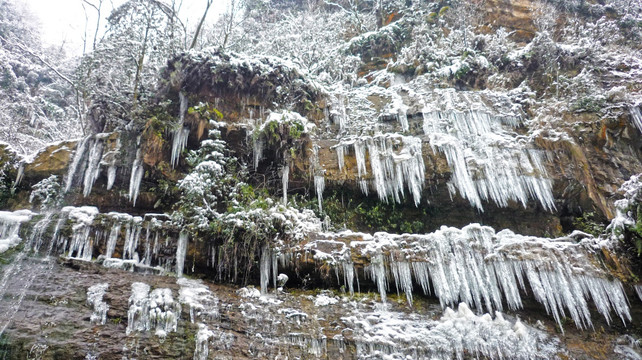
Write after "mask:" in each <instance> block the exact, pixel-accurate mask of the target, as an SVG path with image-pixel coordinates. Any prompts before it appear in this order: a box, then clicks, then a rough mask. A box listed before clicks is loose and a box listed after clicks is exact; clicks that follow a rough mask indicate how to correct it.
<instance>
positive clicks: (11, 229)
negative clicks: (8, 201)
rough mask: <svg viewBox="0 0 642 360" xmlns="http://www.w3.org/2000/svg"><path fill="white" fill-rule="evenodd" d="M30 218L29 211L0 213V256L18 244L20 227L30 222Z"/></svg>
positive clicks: (30, 213)
mask: <svg viewBox="0 0 642 360" xmlns="http://www.w3.org/2000/svg"><path fill="white" fill-rule="evenodd" d="M32 216H33V213H32V212H31V211H29V210H20V211H15V212H9V211H0V254H2V253H3V252H5V251H7V250H9V249H10V248H12V247H14V246H17V245H18V244H20V241H21V239H20V236H19V234H18V233H19V231H20V225H21V224H22V223H24V222H27V221H29V220H31V217H32Z"/></svg>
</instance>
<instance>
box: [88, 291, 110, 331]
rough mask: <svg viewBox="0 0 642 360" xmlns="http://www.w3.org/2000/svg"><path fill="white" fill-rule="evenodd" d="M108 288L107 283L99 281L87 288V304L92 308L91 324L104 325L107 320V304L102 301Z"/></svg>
mask: <svg viewBox="0 0 642 360" xmlns="http://www.w3.org/2000/svg"><path fill="white" fill-rule="evenodd" d="M108 288H109V284H107V283H100V284H96V285H92V286H90V287H89V288H88V289H87V305H89V306H91V307H92V308H93V310H94V312H93V313H92V314H91V317H90V321H91V323H92V324H100V325H105V323H106V322H107V310H109V305H107V303H106V302H105V301H103V296H105V293H106V292H107V289H108Z"/></svg>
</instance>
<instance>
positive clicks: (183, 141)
mask: <svg viewBox="0 0 642 360" xmlns="http://www.w3.org/2000/svg"><path fill="white" fill-rule="evenodd" d="M178 95H179V99H180V110H179V111H180V114H179V119H178V124H177V125H176V126H177V127H176V130H174V133H173V136H172V156H171V160H170V163H171V164H172V168H174V167H176V165H178V160H179V159H180V156H181V152H183V149H185V146H186V145H187V138H188V136H189V128H186V127H184V126H183V123H184V122H185V113H187V96H185V94H184V93H183V92H180V93H178Z"/></svg>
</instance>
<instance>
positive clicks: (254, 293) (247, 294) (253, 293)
mask: <svg viewBox="0 0 642 360" xmlns="http://www.w3.org/2000/svg"><path fill="white" fill-rule="evenodd" d="M236 293H237V294H238V295H239V296H240V297H244V298H251V299H258V298H260V297H261V291H260V290H259V289H257V288H255V287H243V288H240V289H238V290H237V291H236Z"/></svg>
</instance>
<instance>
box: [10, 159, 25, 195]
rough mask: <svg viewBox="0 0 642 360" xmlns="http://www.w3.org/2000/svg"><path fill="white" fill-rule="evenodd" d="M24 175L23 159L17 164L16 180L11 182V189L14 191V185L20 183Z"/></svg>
mask: <svg viewBox="0 0 642 360" xmlns="http://www.w3.org/2000/svg"><path fill="white" fill-rule="evenodd" d="M24 175H25V163H24V161H21V162H20V165H18V173H17V174H16V180H15V181H14V182H13V186H12V187H11V189H12V191H15V189H16V187H17V186H18V185H20V183H21V182H22V178H23V177H24Z"/></svg>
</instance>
